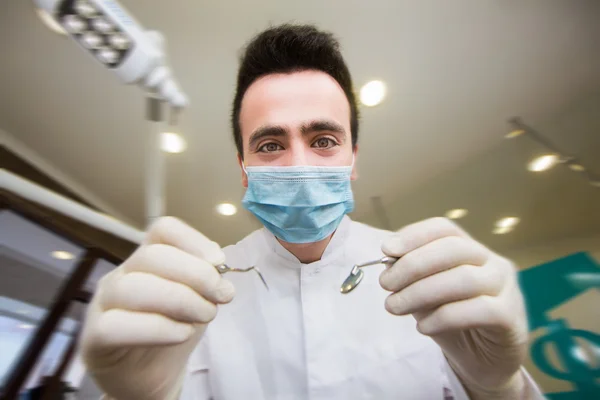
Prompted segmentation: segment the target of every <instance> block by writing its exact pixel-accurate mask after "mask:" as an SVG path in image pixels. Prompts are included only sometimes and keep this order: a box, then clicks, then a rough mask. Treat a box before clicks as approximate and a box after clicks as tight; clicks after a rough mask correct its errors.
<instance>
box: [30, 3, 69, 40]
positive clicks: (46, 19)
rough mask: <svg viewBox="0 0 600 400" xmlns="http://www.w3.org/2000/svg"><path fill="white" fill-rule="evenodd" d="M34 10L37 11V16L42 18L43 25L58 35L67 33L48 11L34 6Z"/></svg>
mask: <svg viewBox="0 0 600 400" xmlns="http://www.w3.org/2000/svg"><path fill="white" fill-rule="evenodd" d="M35 12H36V13H37V15H38V17H39V18H40V19H41V20H42V22H43V23H44V25H46V27H47V28H48V29H50V30H51V31H52V32H54V33H58V34H59V35H66V34H67V31H65V30H64V28H63V27H62V26H61V25H60V24H59V23H58V21H57V20H56V19H54V17H53V16H52V15H50V13H49V12H48V11H46V10H43V9H41V8H37V7H36V9H35Z"/></svg>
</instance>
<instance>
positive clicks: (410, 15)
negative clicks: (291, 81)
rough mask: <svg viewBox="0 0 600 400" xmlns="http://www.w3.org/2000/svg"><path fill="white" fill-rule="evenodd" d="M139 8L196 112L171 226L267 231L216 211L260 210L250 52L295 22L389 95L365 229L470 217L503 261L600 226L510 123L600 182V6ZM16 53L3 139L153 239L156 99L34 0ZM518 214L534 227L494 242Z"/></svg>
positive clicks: (367, 149) (11, 52)
mask: <svg viewBox="0 0 600 400" xmlns="http://www.w3.org/2000/svg"><path fill="white" fill-rule="evenodd" d="M121 2H122V4H123V5H124V6H125V7H126V8H128V9H129V10H130V12H131V13H132V14H133V15H135V16H136V18H137V19H138V20H139V21H141V22H142V23H143V24H144V25H145V26H146V27H148V28H152V29H157V30H160V31H161V32H163V33H164V34H165V36H166V37H167V40H168V53H169V56H170V59H171V60H170V61H171V64H172V67H173V70H174V73H175V75H176V77H177V79H178V81H179V82H180V84H181V86H182V87H183V88H184V90H185V91H186V93H187V94H188V95H189V97H190V99H191V105H190V107H189V109H188V110H186V112H185V113H184V114H183V116H182V120H181V127H182V131H183V134H184V135H185V137H186V140H187V142H188V150H187V151H186V152H184V153H182V154H179V155H169V156H168V157H167V168H168V175H167V179H168V182H167V199H168V207H167V211H168V214H171V215H175V216H178V217H180V218H182V219H184V220H185V221H187V222H188V223H190V224H192V225H193V226H195V227H196V228H198V229H199V230H201V231H203V232H204V233H205V234H206V235H208V236H209V237H211V238H213V239H214V240H216V241H218V242H219V243H221V244H230V243H233V242H235V241H237V240H239V239H241V238H242V237H243V236H244V235H245V234H247V233H249V232H250V231H251V230H253V229H256V228H257V227H259V225H258V223H257V222H256V221H254V220H253V218H252V217H251V216H250V215H249V214H247V213H246V212H241V213H238V214H237V215H236V216H234V217H222V216H219V215H217V214H216V213H215V212H214V207H215V205H216V204H217V203H219V202H223V201H229V202H232V203H234V204H238V205H239V203H240V199H241V197H242V195H243V189H242V187H241V184H240V171H239V168H238V166H237V163H236V159H235V147H234V145H233V141H232V139H231V138H230V129H229V125H228V114H229V104H230V101H231V100H232V96H233V91H234V84H235V73H236V66H237V60H236V57H237V54H238V50H239V49H240V48H241V47H242V45H243V44H244V43H245V42H246V41H247V40H248V39H249V38H250V37H251V36H252V35H253V34H255V33H257V32H259V31H260V30H261V29H263V28H266V27H267V26H269V25H270V24H276V23H280V22H290V21H296V22H311V23H316V24H318V25H319V26H320V27H322V28H324V29H327V30H330V31H332V32H334V33H335V34H336V35H337V36H338V37H339V38H340V40H341V43H342V48H343V52H344V54H345V57H346V59H347V61H348V64H349V67H350V70H351V72H352V74H353V77H354V81H355V84H356V85H357V86H358V85H361V84H363V83H365V82H366V81H368V80H370V79H373V78H378V79H382V80H384V81H385V82H386V84H387V86H388V96H387V98H386V100H385V101H384V102H383V103H382V104H381V105H380V106H377V107H374V108H364V109H363V110H362V125H361V136H360V140H359V144H360V151H359V156H358V161H357V162H358V168H359V175H360V178H359V180H358V181H357V182H356V185H355V186H354V188H355V196H356V200H357V208H356V211H355V213H354V214H353V217H354V218H355V219H358V220H360V221H365V222H368V223H372V224H374V225H379V224H381V222H380V220H379V219H378V218H377V216H376V215H375V214H374V209H373V207H372V200H371V198H372V197H373V196H378V197H380V198H381V200H382V203H383V205H384V209H385V212H386V214H387V219H388V224H389V225H390V226H391V227H392V228H393V229H397V228H399V227H400V226H402V225H404V224H406V223H409V222H412V221H415V220H417V219H420V218H424V217H428V216H433V215H439V214H442V213H443V212H444V211H445V210H447V209H449V208H454V207H466V208H468V209H469V210H470V214H469V216H468V217H467V218H465V219H464V221H463V222H462V223H463V224H464V226H465V227H466V228H467V229H468V230H469V231H470V232H472V233H473V234H474V235H475V236H476V237H478V238H481V239H482V240H484V242H486V243H489V244H490V245H492V246H494V247H498V248H509V247H515V246H524V245H527V244H530V243H531V244H533V243H537V242H541V241H545V240H550V239H552V238H558V237H561V236H565V235H570V234H572V233H574V232H577V233H585V232H590V231H594V230H595V229H598V227H600V213H599V212H598V211H597V206H596V207H594V205H597V204H600V201H599V200H600V198H599V192H600V190H598V189H595V188H592V187H591V186H589V185H587V184H586V183H585V182H584V181H582V180H581V179H579V177H578V176H576V175H575V174H574V173H572V172H571V171H568V170H566V169H560V168H555V169H553V170H551V171H547V172H545V173H542V174H536V175H534V174H531V173H529V172H527V171H526V170H525V169H524V165H525V164H526V163H527V161H528V160H529V159H530V158H531V157H533V156H534V155H536V154H538V153H539V152H540V151H541V149H540V148H539V146H537V145H536V144H535V143H534V142H531V141H529V139H528V138H524V137H520V138H517V139H514V140H510V141H508V140H505V139H503V135H504V134H505V133H506V132H507V130H508V129H509V128H508V126H507V124H506V120H507V119H508V118H510V117H512V116H515V115H519V116H522V117H523V118H524V120H525V121H526V122H527V123H529V124H530V125H533V126H535V127H536V128H538V129H539V130H540V131H542V132H543V133H544V134H546V135H548V136H549V137H551V138H552V139H553V140H554V141H555V142H556V143H557V144H558V145H560V146H561V147H562V148H564V149H565V151H568V152H570V153H574V154H577V155H579V156H580V157H581V158H582V159H583V160H584V161H585V162H586V163H587V164H588V166H589V167H590V168H594V169H595V171H596V172H600V162H599V160H600V157H599V154H600V141H599V137H600V135H598V133H600V116H599V114H600V113H599V112H598V110H600V24H598V23H597V21H598V20H599V19H600V2H598V1H596V0H572V1H568V2H567V1H562V0H533V1H527V2H520V1H486V2H483V1H480V2H477V1H467V0H461V1H454V2H439V1H433V0H425V1H419V2H416V1H408V0H405V1H399V0H374V1H370V2H364V1H357V0H356V1H343V2H342V1H328V2H323V1H320V0H307V1H303V2H291V1H274V0H273V1H254V2H243V1H210V2H195V1H184V0H172V1H169V2H152V3H149V2H147V1H143V0H122V1H121ZM149 4H151V6H150V5H149ZM231 10H235V12H232V11H231ZM0 51H1V53H0V54H2V59H1V61H0V68H1V69H0V93H2V95H0V129H3V130H4V131H6V132H7V133H8V134H10V135H11V136H12V137H13V138H14V139H15V141H16V142H18V143H21V144H22V145H23V146H25V147H27V148H29V149H31V150H32V154H33V153H36V154H37V155H39V157H40V158H43V159H44V160H45V162H46V163H47V165H52V166H53V167H54V168H55V170H56V171H61V174H62V176H63V178H65V177H68V179H69V181H70V182H72V183H76V185H74V186H77V187H78V188H80V189H81V190H80V192H84V193H86V194H87V196H88V198H93V199H94V200H95V204H102V206H103V207H102V208H104V209H105V210H106V211H110V212H111V213H113V214H114V215H116V216H118V217H120V218H122V219H124V220H126V221H128V222H131V223H133V224H134V225H136V226H138V227H141V226H143V216H144V210H143V198H144V158H143V153H144V152H143V149H144V143H145V140H146V138H147V137H148V133H149V131H148V125H147V123H146V122H145V121H144V99H143V94H142V93H141V91H140V90H138V89H137V88H134V87H131V86H123V85H121V84H119V83H118V82H117V79H116V77H115V76H112V75H111V74H110V73H109V72H107V71H105V70H103V69H102V68H101V67H99V66H98V65H96V64H95V62H94V61H93V60H92V59H91V58H89V57H87V56H86V55H85V54H84V53H83V52H82V51H81V50H80V49H78V48H77V46H75V45H74V44H73V43H72V42H71V41H69V40H67V39H65V38H64V37H59V36H57V35H55V34H52V33H51V32H50V31H49V30H47V29H46V28H45V27H44V26H43V25H42V24H41V23H40V22H39V20H38V19H37V17H36V15H35V14H34V12H33V10H32V7H31V3H30V2H29V1H23V0H4V1H2V2H1V3H0ZM65 179H66V178H65ZM504 215H517V216H519V217H521V218H522V221H523V222H522V223H521V225H520V226H519V228H518V229H517V230H516V231H515V232H514V233H511V234H510V235H504V236H502V237H499V236H495V235H494V236H492V235H491V234H490V233H489V232H490V230H491V226H492V224H493V221H494V220H495V219H496V218H498V217H500V216H504Z"/></svg>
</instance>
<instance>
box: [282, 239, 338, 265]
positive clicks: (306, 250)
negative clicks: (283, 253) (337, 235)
mask: <svg viewBox="0 0 600 400" xmlns="http://www.w3.org/2000/svg"><path fill="white" fill-rule="evenodd" d="M332 236H333V234H331V235H329V236H328V237H326V238H325V239H323V240H320V241H318V242H314V243H288V242H284V241H283V240H280V239H279V238H277V240H278V241H279V243H281V245H282V246H283V248H285V249H286V250H287V251H289V252H290V253H292V254H293V255H294V256H296V258H297V259H298V261H300V262H301V263H302V264H310V263H312V262H315V261H319V260H320V259H321V257H322V256H323V253H324V252H325V249H326V248H327V245H328V244H329V242H330V241H331V237H332Z"/></svg>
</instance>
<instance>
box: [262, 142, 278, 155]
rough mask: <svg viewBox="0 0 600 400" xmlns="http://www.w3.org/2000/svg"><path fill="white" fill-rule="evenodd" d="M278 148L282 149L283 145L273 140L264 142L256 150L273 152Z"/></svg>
mask: <svg viewBox="0 0 600 400" xmlns="http://www.w3.org/2000/svg"><path fill="white" fill-rule="evenodd" d="M278 150H283V147H282V146H281V145H279V144H277V143H273V142H269V143H265V144H263V145H262V146H260V147H259V148H258V151H259V152H262V153H273V152H275V151H278Z"/></svg>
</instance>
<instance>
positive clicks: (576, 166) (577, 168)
mask: <svg viewBox="0 0 600 400" xmlns="http://www.w3.org/2000/svg"><path fill="white" fill-rule="evenodd" d="M569 168H571V171H575V172H583V171H585V167H584V166H583V165H581V164H569Z"/></svg>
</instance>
